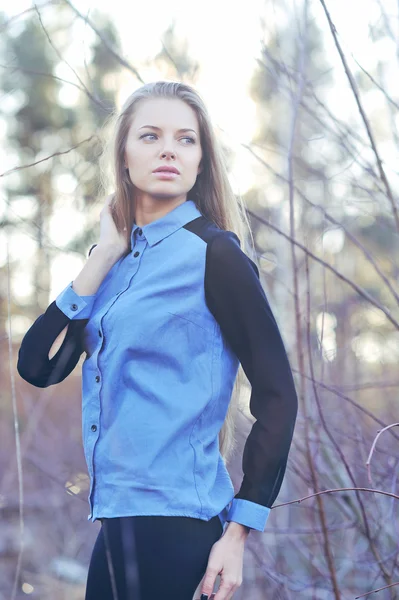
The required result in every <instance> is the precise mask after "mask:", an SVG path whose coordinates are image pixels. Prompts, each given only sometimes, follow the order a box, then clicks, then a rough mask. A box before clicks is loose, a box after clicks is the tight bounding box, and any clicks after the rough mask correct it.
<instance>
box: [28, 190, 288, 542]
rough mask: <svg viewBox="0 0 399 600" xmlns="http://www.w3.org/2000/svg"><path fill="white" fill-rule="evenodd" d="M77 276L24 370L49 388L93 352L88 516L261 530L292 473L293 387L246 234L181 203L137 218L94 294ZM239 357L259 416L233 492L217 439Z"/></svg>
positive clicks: (85, 425) (85, 424)
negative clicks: (86, 292)
mask: <svg viewBox="0 0 399 600" xmlns="http://www.w3.org/2000/svg"><path fill="white" fill-rule="evenodd" d="M91 250H92V249H91ZM91 250H90V251H91ZM72 283H73V282H70V283H69V284H68V285H67V286H66V287H65V289H64V290H62V291H61V293H60V294H59V295H58V296H57V298H56V299H55V301H53V302H52V303H51V304H50V305H49V307H48V308H47V310H46V312H45V313H43V314H42V315H40V316H39V317H38V319H37V320H36V321H35V323H34V324H33V325H32V326H31V328H30V329H29V330H28V331H27V333H26V334H25V337H24V339H23V340H22V343H21V347H20V350H19V356H18V365H17V368H18V371H19V374H20V375H21V376H22V377H23V378H24V379H26V380H27V381H29V382H30V383H32V384H33V385H36V386H38V387H47V386H49V385H53V384H55V383H58V382H60V381H62V380H63V379H65V377H67V375H68V374H69V373H70V372H71V371H72V370H73V369H74V367H75V366H76V364H77V362H78V360H79V358H80V356H81V354H82V353H83V352H85V353H86V356H85V359H84V362H83V364H82V436H83V445H84V452H85V458H86V462H87V468H88V472H89V476H90V491H89V497H88V500H89V505H90V515H89V517H88V518H89V519H91V520H92V521H95V520H96V519H99V518H107V517H121V516H133V515H166V516H167V515H169V516H187V517H194V518H199V519H204V520H209V519H211V518H212V517H214V516H215V515H218V516H219V518H220V520H221V522H222V525H224V523H225V522H226V521H236V522H238V523H241V524H243V525H246V526H248V527H250V528H252V529H256V530H259V531H264V529H265V525H266V521H267V518H268V515H269V512H270V508H271V506H272V504H273V502H274V500H275V498H276V497H277V494H278V492H279V490H280V487H281V484H282V481H283V477H284V473H285V469H286V462H287V458H288V453H289V449H290V444H291V440H292V436H293V431H294V425H295V420H296V415H297V396H296V392H295V386H294V381H293V376H292V372H291V369H290V365H289V362H288V358H287V354H286V351H285V348H284V344H283V341H282V338H281V335H280V332H279V329H278V327H277V323H276V320H275V318H274V316H273V313H272V311H271V308H270V305H269V302H268V300H267V298H266V295H265V292H264V290H263V288H262V286H261V284H260V280H259V272H258V269H257V267H256V265H255V263H254V262H253V261H252V260H251V259H250V258H249V257H248V256H247V255H246V254H245V253H244V252H243V251H242V250H241V247H240V240H239V238H238V237H237V236H236V235H235V234H234V233H233V232H231V231H225V230H223V229H220V228H219V227H218V226H217V225H216V224H214V223H213V222H212V221H211V220H209V219H207V218H206V217H205V216H204V215H203V214H202V213H201V212H200V210H199V209H198V207H197V205H196V204H195V202H194V201H192V200H186V201H185V202H184V203H183V204H181V205H179V206H177V207H176V208H174V209H173V210H172V211H170V212H169V213H168V214H166V215H164V216H163V217H161V218H159V219H157V220H155V221H153V222H151V223H149V224H147V225H144V226H142V227H139V226H138V225H137V224H134V225H133V228H132V232H131V251H130V252H129V253H128V254H127V255H126V256H124V257H122V258H120V259H119V260H118V261H117V262H116V263H115V264H114V265H113V267H112V268H111V269H110V270H109V272H108V273H107V275H106V277H105V278H104V280H103V281H102V283H101V285H100V287H99V289H98V291H97V292H96V294H94V295H91V296H80V295H78V294H77V293H76V292H75V291H74V290H73V288H72ZM67 324H69V327H68V331H67V335H66V337H65V339H64V341H63V344H62V346H61V347H60V349H59V350H58V352H57V353H56V354H55V356H53V357H52V358H51V359H48V352H49V350H50V348H51V345H52V343H53V342H54V340H55V339H56V337H57V335H58V334H59V333H60V332H61V331H62V330H63V329H64V327H65V326H66V325H67ZM240 362H241V364H242V366H243V369H244V371H245V373H246V375H247V377H248V380H249V382H250V383H251V386H252V391H251V399H250V410H251V413H252V415H253V416H254V418H255V422H254V424H253V426H252V429H251V431H250V433H249V436H248V438H247V441H246V444H245V447H244V452H243V462H242V466H243V473H244V478H243V482H242V485H241V488H240V490H239V492H238V493H237V494H236V495H234V488H233V485H232V482H231V479H230V476H229V473H228V471H227V469H226V466H225V463H224V460H223V459H222V457H221V455H220V451H219V439H218V436H219V431H220V428H221V427H222V424H223V421H224V419H225V416H226V412H227V409H228V404H229V401H230V398H231V394H232V390H233V385H234V381H235V378H236V375H237V370H238V367H239V364H240Z"/></svg>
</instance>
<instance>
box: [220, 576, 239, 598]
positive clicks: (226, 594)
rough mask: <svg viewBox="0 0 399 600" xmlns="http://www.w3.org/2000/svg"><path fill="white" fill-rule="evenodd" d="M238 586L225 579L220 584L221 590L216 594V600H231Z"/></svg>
mask: <svg viewBox="0 0 399 600" xmlns="http://www.w3.org/2000/svg"><path fill="white" fill-rule="evenodd" d="M236 589H237V586H236V585H235V582H233V580H228V579H225V580H224V581H223V579H222V581H221V582H220V586H219V589H218V591H217V593H216V596H215V600H231V598H232V597H233V594H234V592H235V591H236Z"/></svg>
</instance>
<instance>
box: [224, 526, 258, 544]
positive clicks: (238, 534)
mask: <svg viewBox="0 0 399 600" xmlns="http://www.w3.org/2000/svg"><path fill="white" fill-rule="evenodd" d="M250 531H251V528H250V527H248V526H247V525H242V524H241V523H237V522H236V521H229V522H228V523H227V525H226V529H225V532H224V535H226V534H227V535H228V536H229V537H230V536H231V537H233V538H236V539H242V540H244V541H245V540H246V539H247V537H248V535H249V532H250Z"/></svg>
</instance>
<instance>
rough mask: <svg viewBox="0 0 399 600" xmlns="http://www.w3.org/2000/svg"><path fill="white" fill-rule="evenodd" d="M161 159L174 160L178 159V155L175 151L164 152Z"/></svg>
mask: <svg viewBox="0 0 399 600" xmlns="http://www.w3.org/2000/svg"><path fill="white" fill-rule="evenodd" d="M161 158H171V159H173V160H174V159H175V158H176V154H175V153H174V152H173V150H162V152H161Z"/></svg>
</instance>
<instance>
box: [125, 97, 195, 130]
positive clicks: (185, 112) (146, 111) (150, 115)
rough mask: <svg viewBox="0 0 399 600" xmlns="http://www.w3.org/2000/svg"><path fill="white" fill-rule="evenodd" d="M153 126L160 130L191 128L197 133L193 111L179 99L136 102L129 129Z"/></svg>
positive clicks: (150, 99) (148, 99)
mask: <svg viewBox="0 0 399 600" xmlns="http://www.w3.org/2000/svg"><path fill="white" fill-rule="evenodd" d="M143 125H154V126H155V127H160V128H161V129H183V128H191V129H194V130H195V131H198V132H199V125H198V119H197V115H196V113H195V111H194V109H192V108H191V106H189V105H188V104H187V103H186V102H183V100H180V99H179V98H145V99H144V100H140V102H138V104H137V106H136V108H135V111H134V114H133V117H132V121H131V127H132V128H135V129H138V128H139V127H142V126H143Z"/></svg>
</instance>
